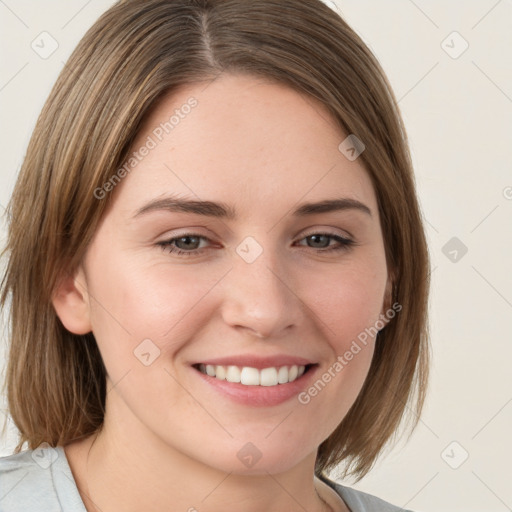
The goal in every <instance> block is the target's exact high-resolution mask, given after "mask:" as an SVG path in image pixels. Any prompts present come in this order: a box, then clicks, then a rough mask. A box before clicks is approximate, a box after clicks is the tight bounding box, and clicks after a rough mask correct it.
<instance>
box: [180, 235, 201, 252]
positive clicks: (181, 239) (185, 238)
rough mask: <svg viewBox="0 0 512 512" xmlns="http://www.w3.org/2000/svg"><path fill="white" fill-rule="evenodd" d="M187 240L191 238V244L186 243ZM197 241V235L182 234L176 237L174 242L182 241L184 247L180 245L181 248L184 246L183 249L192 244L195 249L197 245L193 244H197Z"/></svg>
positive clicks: (188, 247)
mask: <svg viewBox="0 0 512 512" xmlns="http://www.w3.org/2000/svg"><path fill="white" fill-rule="evenodd" d="M187 240H189V241H190V240H192V244H190V243H186V241H187ZM198 241H199V238H198V237H197V236H182V237H181V238H178V239H177V240H176V244H180V243H181V242H184V247H180V249H181V248H184V249H190V248H191V245H192V246H194V247H192V248H193V249H196V248H197V247H195V245H197V243H198Z"/></svg>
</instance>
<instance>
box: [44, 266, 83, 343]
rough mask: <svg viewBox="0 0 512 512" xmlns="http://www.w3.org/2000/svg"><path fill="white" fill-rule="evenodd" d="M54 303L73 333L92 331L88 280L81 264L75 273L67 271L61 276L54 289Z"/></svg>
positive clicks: (59, 314) (58, 313)
mask: <svg viewBox="0 0 512 512" xmlns="http://www.w3.org/2000/svg"><path fill="white" fill-rule="evenodd" d="M52 304H53V307H54V308H55V311H56V313H57V316H58V317H59V318H60V321H61V322H62V323H63V324H64V327H65V328H66V329H67V330H68V331H70V332H72V333H73V334H87V333H89V332H91V331H92V326H91V322H90V308H89V294H88V293H87V281H86V279H85V273H84V271H83V268H82V267H81V266H80V267H79V269H78V270H77V271H76V272H75V273H74V274H73V275H71V274H68V273H65V274H64V275H63V276H62V277H61V279H60V280H59V282H58V284H57V286H56V288H55V290H54V293H53V298H52Z"/></svg>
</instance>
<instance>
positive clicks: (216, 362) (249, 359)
mask: <svg viewBox="0 0 512 512" xmlns="http://www.w3.org/2000/svg"><path fill="white" fill-rule="evenodd" d="M195 364H196V365H197V364H204V365H212V366H239V367H244V366H248V367H250V368H256V369H258V370H261V369H262V368H270V367H277V368H279V367H281V366H307V365H311V364H314V363H313V362H312V361H310V360H308V359H304V358H303V357H296V356H289V355H284V354H283V355H276V356H267V357H262V356H257V355H235V356H228V357H219V358H215V359H205V360H202V361H198V362H197V363H195Z"/></svg>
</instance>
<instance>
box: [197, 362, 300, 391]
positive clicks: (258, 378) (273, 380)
mask: <svg viewBox="0 0 512 512" xmlns="http://www.w3.org/2000/svg"><path fill="white" fill-rule="evenodd" d="M305 370H306V367H305V366H297V365H293V366H281V367H279V368H276V367H270V368H263V369H262V370H258V369H257V368H251V367H249V366H244V367H242V368H239V367H238V366H215V365H211V364H207V365H204V364H200V365H199V371H200V372H201V373H204V374H205V375H209V376H210V377H215V378H216V379H219V380H226V381H228V382H239V383H241V384H244V385H245V386H277V385H278V384H287V383H288V382H293V381H294V380H296V379H298V378H299V377H300V376H301V375H303V374H304V372H305Z"/></svg>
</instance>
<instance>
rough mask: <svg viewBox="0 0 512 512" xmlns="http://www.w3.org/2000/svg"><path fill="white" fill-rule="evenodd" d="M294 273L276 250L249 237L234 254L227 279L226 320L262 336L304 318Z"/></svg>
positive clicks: (275, 334)
mask: <svg viewBox="0 0 512 512" xmlns="http://www.w3.org/2000/svg"><path fill="white" fill-rule="evenodd" d="M290 276H291V273H290V272H289V271H286V270H285V269H284V264H283V262H282V261H281V259H280V258H279V255H278V254H277V252H276V251H275V250H273V249H272V248H270V247H263V246H262V245H261V244H259V243H258V242H257V241H256V240H255V239H254V238H252V237H248V238H247V239H245V240H244V241H243V242H242V243H240V244H239V246H238V247H237V248H236V251H235V253H234V254H233V267H232V270H231V271H230V272H229V274H228V276H227V277H226V282H225V283H224V289H225V295H224V297H223V317H224V321H225V322H226V323H227V324H229V325H231V326H240V327H244V328H247V329H249V330H250V331H253V333H254V334H257V335H258V336H260V337H270V336H278V335H279V333H280V332H281V331H284V330H285V329H286V328H289V327H291V326H296V325H298V323H299V322H300V317H301V307H300V300H299V299H298V297H297V296H296V295H295V294H294V293H293V282H290V279H291V277H290Z"/></svg>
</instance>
